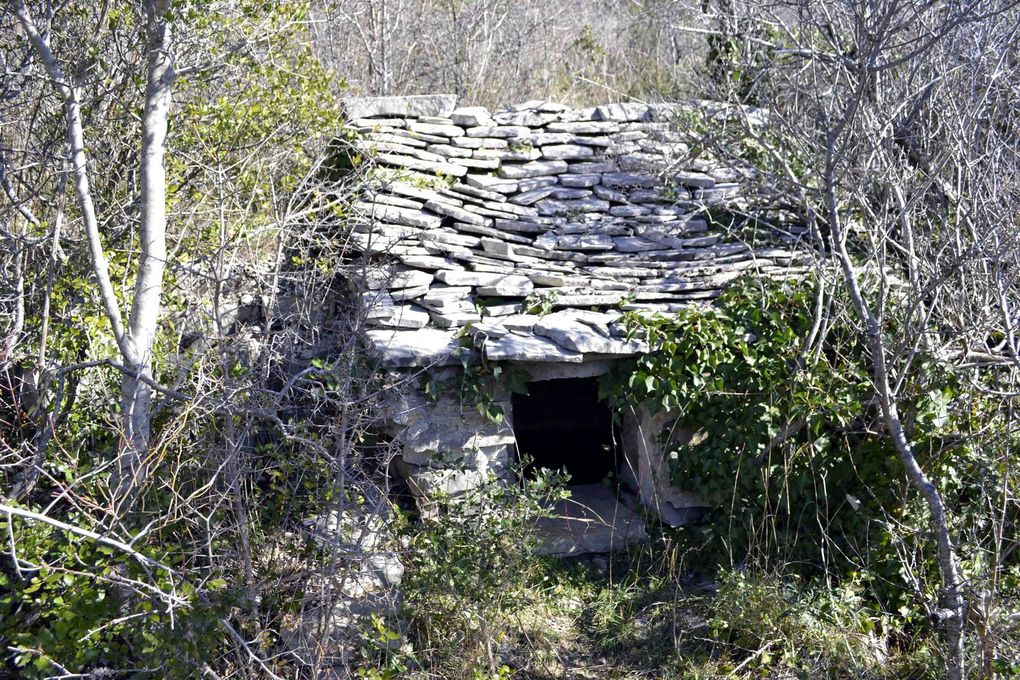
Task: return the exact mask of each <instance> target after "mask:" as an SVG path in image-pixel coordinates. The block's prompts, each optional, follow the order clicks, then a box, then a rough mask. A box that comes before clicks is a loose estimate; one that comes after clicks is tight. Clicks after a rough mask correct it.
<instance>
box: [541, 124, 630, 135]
mask: <svg viewBox="0 0 1020 680" xmlns="http://www.w3.org/2000/svg"><path fill="white" fill-rule="evenodd" d="M545 129H546V130H548V131H549V132H572V133H574V134H578V135H598V134H609V133H612V132H619V131H620V124H619V123H615V122H612V121H574V122H560V121H557V122H553V123H549V124H548V125H546V126H545Z"/></svg>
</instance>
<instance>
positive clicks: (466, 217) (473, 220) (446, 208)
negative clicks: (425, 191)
mask: <svg viewBox="0 0 1020 680" xmlns="http://www.w3.org/2000/svg"><path fill="white" fill-rule="evenodd" d="M425 207H426V208H427V209H429V210H431V211H432V212H435V213H439V214H440V215H445V216H447V217H452V218H453V219H455V220H458V221H460V222H467V223H468V224H476V225H478V226H484V225H487V224H491V223H492V220H490V219H488V218H485V217H482V216H481V215H476V214H475V213H473V212H470V211H468V210H465V209H464V208H459V207H457V206H454V205H450V204H449V203H446V202H440V201H429V202H428V203H426V204H425Z"/></svg>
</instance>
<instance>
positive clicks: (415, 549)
mask: <svg viewBox="0 0 1020 680" xmlns="http://www.w3.org/2000/svg"><path fill="white" fill-rule="evenodd" d="M563 494H564V491H563V486H562V484H561V482H560V480H558V479H557V478H555V477H553V476H539V478H537V479H535V480H526V481H522V482H521V483H520V484H506V483H503V482H501V481H499V480H497V479H495V478H491V479H490V480H489V481H488V482H487V483H485V484H482V485H480V486H478V487H477V488H474V489H471V490H469V491H467V492H465V493H464V494H462V495H459V496H456V497H450V496H439V497H434V498H431V499H428V500H424V501H422V504H423V505H422V517H421V522H420V523H419V524H418V525H417V527H415V531H414V533H413V534H412V535H411V537H410V541H411V543H410V548H411V550H410V554H409V558H408V569H407V572H406V575H405V578H404V581H403V584H402V585H403V588H404V597H405V604H406V613H407V616H408V617H409V619H410V623H411V634H412V639H413V641H414V643H415V646H416V654H417V656H418V657H419V660H420V661H422V662H423V663H424V664H425V665H426V667H428V668H429V669H430V670H432V671H433V672H437V673H439V674H440V675H441V676H442V677H472V675H478V674H481V673H488V674H498V673H499V672H500V670H499V667H500V665H501V664H500V662H499V659H498V648H499V647H500V645H501V644H503V643H505V642H506V641H507V640H508V639H509V638H510V636H511V634H512V632H513V625H514V614H515V612H519V611H521V609H522V608H523V607H525V606H526V605H527V603H528V602H529V601H531V600H532V599H533V598H534V597H535V596H536V592H535V591H534V590H533V589H532V587H531V586H533V585H534V584H533V581H534V580H535V578H534V577H536V576H537V574H538V573H539V570H540V562H539V561H538V560H537V559H536V557H535V549H536V546H537V545H538V540H539V538H538V536H537V534H536V530H535V521H536V520H537V519H539V518H540V517H544V516H547V515H548V512H549V505H550V502H551V501H553V500H554V499H556V498H559V497H562V495H563ZM479 677H481V676H479Z"/></svg>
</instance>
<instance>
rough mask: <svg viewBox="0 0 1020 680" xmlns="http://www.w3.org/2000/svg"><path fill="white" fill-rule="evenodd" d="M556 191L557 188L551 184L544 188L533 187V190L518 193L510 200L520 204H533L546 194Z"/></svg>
mask: <svg viewBox="0 0 1020 680" xmlns="http://www.w3.org/2000/svg"><path fill="white" fill-rule="evenodd" d="M554 191H556V189H555V188H554V187H551V186H550V187H544V188H542V189H532V190H531V191H525V192H524V193H520V194H517V195H516V196H514V197H513V198H511V199H510V202H511V203H516V204H518V205H532V204H533V203H535V202H536V201H539V200H541V199H543V198H545V197H546V196H551V195H552V193H553V192H554Z"/></svg>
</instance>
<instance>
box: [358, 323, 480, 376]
mask: <svg viewBox="0 0 1020 680" xmlns="http://www.w3.org/2000/svg"><path fill="white" fill-rule="evenodd" d="M365 338H366V339H367V340H368V343H369V347H370V349H371V350H372V352H373V353H374V354H375V355H376V356H379V357H381V358H382V360H383V363H384V364H385V365H387V366H407V367H410V366H429V365H433V364H436V365H448V364H453V363H456V362H457V358H456V356H455V355H454V352H456V351H457V350H458V349H459V348H460V345H459V343H458V342H457V339H456V334H455V333H454V332H452V331H441V330H438V329H435V328H421V329H419V330H410V331H406V330H368V331H365Z"/></svg>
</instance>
